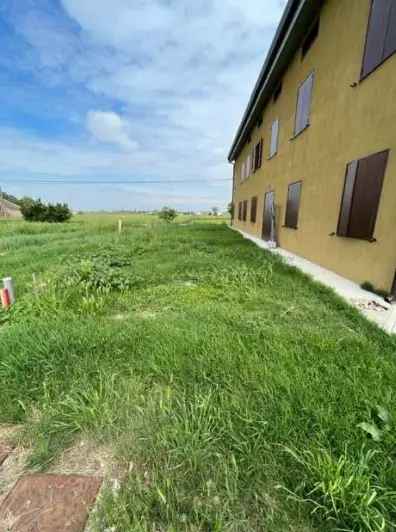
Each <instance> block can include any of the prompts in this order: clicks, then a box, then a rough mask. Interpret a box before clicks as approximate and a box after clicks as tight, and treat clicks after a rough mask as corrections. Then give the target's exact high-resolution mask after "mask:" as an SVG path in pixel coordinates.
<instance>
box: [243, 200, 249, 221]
mask: <svg viewBox="0 0 396 532" xmlns="http://www.w3.org/2000/svg"><path fill="white" fill-rule="evenodd" d="M247 211H248V202H247V200H245V201H244V202H243V221H244V222H246V220H247Z"/></svg>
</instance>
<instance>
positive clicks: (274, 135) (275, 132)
mask: <svg viewBox="0 0 396 532" xmlns="http://www.w3.org/2000/svg"><path fill="white" fill-rule="evenodd" d="M278 138H279V119H277V120H274V121H273V122H272V127H271V143H270V157H273V156H274V155H276V154H277V152H278Z"/></svg>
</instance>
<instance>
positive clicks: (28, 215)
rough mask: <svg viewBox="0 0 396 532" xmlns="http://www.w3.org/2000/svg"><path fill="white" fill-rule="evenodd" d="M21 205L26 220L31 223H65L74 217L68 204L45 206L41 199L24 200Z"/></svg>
mask: <svg viewBox="0 0 396 532" xmlns="http://www.w3.org/2000/svg"><path fill="white" fill-rule="evenodd" d="M20 205H21V212H22V215H23V217H24V219H25V220H27V221H29V222H51V223H63V222H66V221H67V220H70V218H71V217H72V212H71V210H70V209H69V207H68V205H66V203H56V204H55V205H53V204H51V203H48V204H45V203H43V202H42V201H41V200H40V199H38V200H34V199H32V198H22V200H21V202H20Z"/></svg>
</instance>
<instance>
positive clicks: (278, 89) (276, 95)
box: [273, 81, 282, 102]
mask: <svg viewBox="0 0 396 532" xmlns="http://www.w3.org/2000/svg"><path fill="white" fill-rule="evenodd" d="M281 92H282V82H281V81H280V82H279V83H278V85H277V86H276V87H275V90H274V95H273V100H274V102H276V100H277V99H278V98H279V96H280V95H281Z"/></svg>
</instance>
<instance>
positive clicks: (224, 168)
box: [0, 0, 286, 210]
mask: <svg viewBox="0 0 396 532" xmlns="http://www.w3.org/2000/svg"><path fill="white" fill-rule="evenodd" d="M285 4H286V0H244V1H243V2H242V1H240V0H150V1H149V0H1V3H0V48H1V54H0V100H1V105H0V186H2V188H4V189H5V190H6V191H9V192H10V193H13V194H16V195H33V196H36V197H38V196H40V197H41V198H43V199H45V200H51V201H55V200H56V201H67V202H69V203H70V204H71V205H72V207H73V208H74V209H85V210H87V209H135V208H136V209H142V208H146V209H152V208H157V207H160V206H162V205H164V204H170V205H172V206H175V207H177V208H180V209H198V210H199V209H205V208H209V207H212V206H219V207H224V206H225V205H226V204H227V203H228V201H229V199H230V194H231V185H230V181H226V180H227V179H229V178H230V177H231V173H232V169H231V167H230V166H229V165H228V163H227V152H228V149H229V147H230V144H231V141H232V138H233V136H234V134H235V131H236V128H237V126H238V124H239V121H240V119H241V116H242V113H243V111H244V108H245V106H246V103H247V100H248V97H249V95H250V92H251V90H252V88H253V84H254V82H255V80H256V78H257V75H258V72H259V69H260V67H261V64H262V62H263V60H264V57H265V54H266V52H267V50H268V48H269V45H270V43H271V40H272V37H273V35H274V32H275V29H276V26H277V23H278V22H279V19H280V17H281V14H282V10H283V8H284V6H285ZM52 180H58V181H62V183H58V184H55V183H51V181H52ZM40 181H41V183H40ZM43 181H44V182H45V183H43ZM125 181H138V182H139V183H136V184H125ZM146 181H151V183H145V182H146ZM169 181H171V182H169ZM173 181H180V183H174V182H173ZM47 182H49V183H47ZM81 182H82V183H81ZM101 182H106V183H101ZM89 183H90V184H89Z"/></svg>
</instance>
